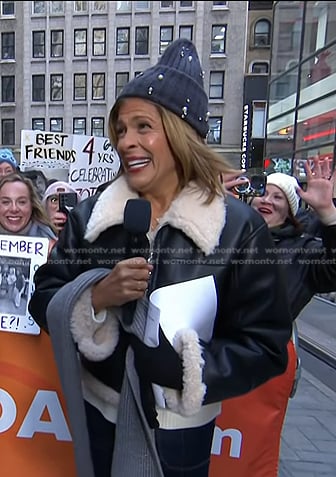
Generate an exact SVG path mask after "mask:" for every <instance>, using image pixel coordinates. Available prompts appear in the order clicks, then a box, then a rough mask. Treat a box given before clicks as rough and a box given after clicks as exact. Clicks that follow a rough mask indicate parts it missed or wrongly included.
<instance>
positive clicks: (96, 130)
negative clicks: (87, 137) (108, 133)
mask: <svg viewBox="0 0 336 477" xmlns="http://www.w3.org/2000/svg"><path fill="white" fill-rule="evenodd" d="M91 136H99V137H104V118H92V119H91Z"/></svg>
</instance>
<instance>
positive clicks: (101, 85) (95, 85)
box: [92, 73, 105, 99]
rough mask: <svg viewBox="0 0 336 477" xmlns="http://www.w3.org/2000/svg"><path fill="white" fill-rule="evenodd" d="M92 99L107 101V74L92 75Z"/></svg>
mask: <svg viewBox="0 0 336 477" xmlns="http://www.w3.org/2000/svg"><path fill="white" fill-rule="evenodd" d="M92 99H105V73H93V74H92Z"/></svg>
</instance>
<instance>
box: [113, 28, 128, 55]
mask: <svg viewBox="0 0 336 477" xmlns="http://www.w3.org/2000/svg"><path fill="white" fill-rule="evenodd" d="M129 37H130V29H129V28H117V51H116V54H117V55H129Z"/></svg>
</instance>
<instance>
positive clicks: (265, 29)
mask: <svg viewBox="0 0 336 477" xmlns="http://www.w3.org/2000/svg"><path fill="white" fill-rule="evenodd" d="M270 44H271V23H270V22H269V21H268V20H259V21H257V22H256V24H255V27H254V46H255V47H257V48H260V47H265V46H270Z"/></svg>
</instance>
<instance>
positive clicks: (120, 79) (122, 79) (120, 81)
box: [115, 73, 129, 98]
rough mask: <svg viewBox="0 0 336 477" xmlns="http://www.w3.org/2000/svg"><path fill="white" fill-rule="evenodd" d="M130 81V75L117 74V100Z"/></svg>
mask: <svg viewBox="0 0 336 477" xmlns="http://www.w3.org/2000/svg"><path fill="white" fill-rule="evenodd" d="M128 81H129V73H116V90H115V96H116V98H117V97H118V96H119V94H120V93H121V90H122V89H123V87H124V86H125V84H126V83H128Z"/></svg>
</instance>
